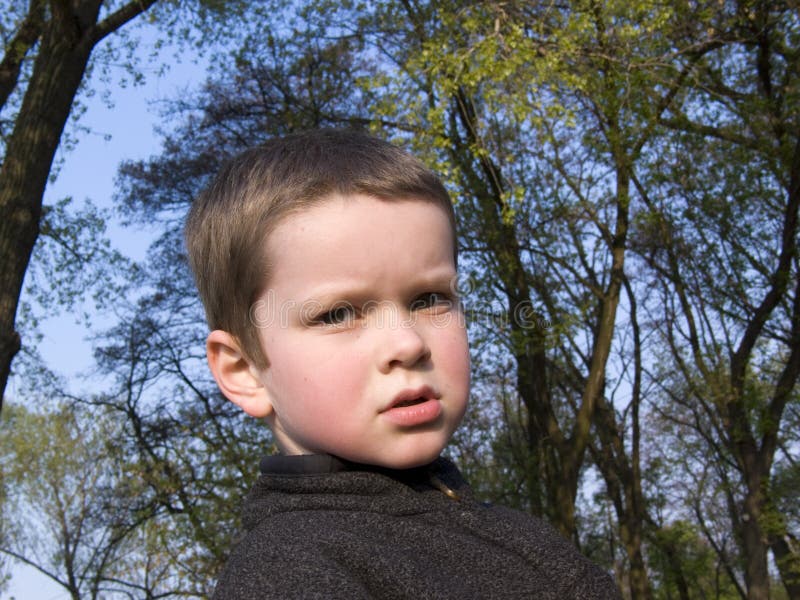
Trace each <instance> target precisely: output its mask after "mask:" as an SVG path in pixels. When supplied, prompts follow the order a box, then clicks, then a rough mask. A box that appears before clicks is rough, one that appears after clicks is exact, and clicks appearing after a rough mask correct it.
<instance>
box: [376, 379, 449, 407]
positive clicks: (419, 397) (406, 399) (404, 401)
mask: <svg viewBox="0 0 800 600" xmlns="http://www.w3.org/2000/svg"><path fill="white" fill-rule="evenodd" d="M439 398H440V396H439V394H437V393H436V392H435V391H434V390H433V389H432V388H430V387H428V386H427V385H425V386H422V387H420V388H416V389H409V390H403V391H402V392H400V393H399V394H397V396H395V397H394V399H393V400H392V402H391V403H390V404H389V406H387V407H386V410H391V409H393V408H405V407H408V406H416V405H418V404H424V403H425V402H428V401H429V400H438V399H439Z"/></svg>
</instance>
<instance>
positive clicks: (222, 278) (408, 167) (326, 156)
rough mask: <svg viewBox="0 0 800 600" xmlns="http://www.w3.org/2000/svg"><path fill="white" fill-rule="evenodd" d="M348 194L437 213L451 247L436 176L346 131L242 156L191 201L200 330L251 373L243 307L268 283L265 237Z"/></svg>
mask: <svg viewBox="0 0 800 600" xmlns="http://www.w3.org/2000/svg"><path fill="white" fill-rule="evenodd" d="M353 194H363V195H368V196H372V197H374V198H378V199H381V200H403V199H415V200H422V201H427V202H433V203H434V204H437V205H438V206H441V208H442V209H443V210H444V211H445V212H446V214H447V215H448V218H449V219H450V223H451V225H452V228H453V244H454V248H455V217H454V214H453V205H452V202H451V200H450V196H449V195H448V193H447V191H446V189H445V187H444V185H442V182H441V181H440V180H439V178H438V177H437V176H436V175H435V174H434V173H433V172H431V171H430V170H429V169H428V168H427V167H425V165H423V164H422V162H421V161H419V160H417V159H416V158H414V157H413V156H411V155H410V154H408V153H407V152H405V151H404V150H401V149H400V148H398V147H396V146H393V145H392V144H389V143H388V142H385V141H383V140H380V139H377V138H374V137H371V136H369V135H367V134H364V133H360V132H357V131H352V130H338V129H323V130H314V131H307V132H303V133H297V134H291V135H288V136H285V137H282V138H275V139H272V140H270V141H268V142H266V143H265V144H263V145H261V146H257V147H255V148H251V149H249V150H246V151H245V152H243V153H242V154H240V155H239V156H237V157H235V158H234V159H232V160H231V161H229V162H228V163H227V164H226V165H225V166H224V167H223V168H222V169H221V170H220V172H219V173H218V174H217V176H216V178H215V179H214V180H213V182H212V183H211V185H210V186H209V187H208V188H207V189H206V190H205V191H204V192H202V193H201V194H200V196H199V197H198V198H197V199H196V200H195V201H194V203H193V204H192V207H191V210H190V211H189V215H188V217H187V220H186V229H185V237H186V247H187V250H188V254H189V264H190V266H191V269H192V271H193V273H194V277H195V282H196V283H197V287H198V289H199V291H200V298H201V300H202V301H203V305H204V307H205V310H206V318H207V319H208V324H209V327H210V328H211V329H222V330H225V331H227V332H228V333H230V334H232V335H233V336H234V337H235V338H236V339H237V340H238V341H239V344H240V345H241V349H242V351H243V352H244V354H245V355H246V357H247V358H248V359H249V360H251V361H252V362H253V363H254V364H256V365H257V366H258V367H260V368H263V367H265V366H266V359H265V357H264V354H263V352H262V350H261V346H260V344H259V341H258V334H257V332H256V330H255V329H256V328H255V326H254V325H253V323H252V322H251V320H250V309H251V306H252V304H253V302H255V301H256V299H257V298H258V296H259V295H260V294H261V293H262V292H263V291H264V288H265V286H266V282H267V279H268V277H269V272H270V268H269V257H267V256H265V247H266V244H265V243H264V242H265V239H266V236H267V235H268V234H269V232H270V231H271V230H272V229H274V227H275V226H276V225H277V224H278V222H279V221H281V220H282V219H283V218H285V217H286V216H288V215H290V214H292V213H293V212H297V211H300V210H303V209H305V208H308V207H309V206H312V205H314V204H316V203H318V202H320V201H323V200H325V199H326V198H330V197H332V196H334V195H342V196H347V195H353ZM454 251H455V250H454Z"/></svg>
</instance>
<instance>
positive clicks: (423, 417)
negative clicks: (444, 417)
mask: <svg viewBox="0 0 800 600" xmlns="http://www.w3.org/2000/svg"><path fill="white" fill-rule="evenodd" d="M440 397H441V396H440V395H439V394H438V393H436V392H435V391H434V390H433V388H431V387H429V386H422V387H419V388H409V389H406V390H403V391H402V392H400V393H399V394H397V395H396V396H395V397H394V398H393V399H392V401H391V402H390V403H389V405H388V406H387V407H386V408H385V409H383V410H382V411H381V414H382V415H383V416H384V417H385V418H387V419H388V420H389V421H391V422H392V423H394V424H395V425H400V426H402V427H413V426H415V425H424V424H425V423H430V422H431V421H435V420H436V419H437V418H438V417H439V415H440V414H441V413H442V404H441V402H439V398H440ZM414 400H421V402H417V403H416V404H411V405H408V406H403V404H404V403H405V402H409V401H414Z"/></svg>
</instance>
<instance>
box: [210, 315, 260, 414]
mask: <svg viewBox="0 0 800 600" xmlns="http://www.w3.org/2000/svg"><path fill="white" fill-rule="evenodd" d="M206 356H207V357H208V366H209V368H210V369H211V374H212V375H214V379H216V380H217V385H219V389H220V390H222V393H223V394H225V397H226V398H227V399H228V400H230V401H231V402H233V403H234V404H235V405H236V406H238V407H239V408H241V409H242V410H243V411H244V412H246V413H247V414H248V415H250V416H252V417H266V416H268V415H269V414H270V413H272V403H271V402H270V401H269V398H268V396H267V390H266V388H265V387H264V385H263V384H262V383H261V380H260V379H259V378H258V375H257V374H258V371H257V370H256V368H255V367H253V366H252V365H251V364H250V363H249V362H248V360H247V359H246V358H245V355H244V353H243V352H242V351H241V348H240V346H239V342H238V341H237V340H236V338H234V337H233V336H232V335H231V334H230V333H228V332H227V331H222V330H220V329H217V330H215V331H212V332H211V333H209V334H208V338H207V339H206Z"/></svg>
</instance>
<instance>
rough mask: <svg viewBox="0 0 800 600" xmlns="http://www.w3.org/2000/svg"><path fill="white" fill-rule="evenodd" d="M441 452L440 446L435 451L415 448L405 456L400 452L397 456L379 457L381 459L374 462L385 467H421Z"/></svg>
mask: <svg viewBox="0 0 800 600" xmlns="http://www.w3.org/2000/svg"><path fill="white" fill-rule="evenodd" d="M441 452H442V449H441V448H437V449H435V451H434V450H431V451H430V452H420V451H419V450H418V449H417V450H416V451H415V452H412V453H409V454H408V455H407V456H404V455H402V454H401V455H398V456H391V457H381V459H380V460H379V461H376V463H375V464H377V465H378V466H381V467H387V468H389V469H398V470H400V469H413V468H415V467H422V466H424V465H427V464H429V463H432V462H433V461H434V460H436V459H437V458H438V457H439V454H441Z"/></svg>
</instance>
